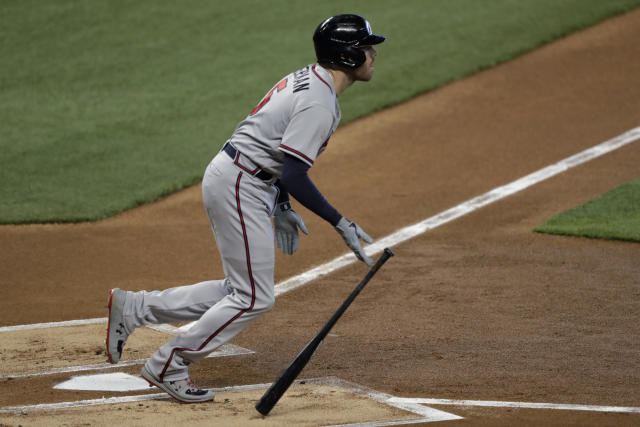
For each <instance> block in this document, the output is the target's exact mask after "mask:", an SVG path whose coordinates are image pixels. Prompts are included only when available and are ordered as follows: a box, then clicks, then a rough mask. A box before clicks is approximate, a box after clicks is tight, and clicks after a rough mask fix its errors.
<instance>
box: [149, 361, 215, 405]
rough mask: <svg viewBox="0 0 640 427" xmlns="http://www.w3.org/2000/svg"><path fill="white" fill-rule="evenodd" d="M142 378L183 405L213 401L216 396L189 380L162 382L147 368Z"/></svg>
mask: <svg viewBox="0 0 640 427" xmlns="http://www.w3.org/2000/svg"><path fill="white" fill-rule="evenodd" d="M141 375H142V378H144V379H145V380H147V382H148V383H149V384H150V385H154V386H156V387H158V388H159V389H161V390H164V391H165V392H167V393H168V394H169V396H171V397H173V398H174V399H176V400H177V401H178V402H181V403H201V402H208V401H210V400H213V398H214V396H215V394H214V393H213V391H211V390H203V389H200V388H198V387H196V386H195V384H193V383H192V382H191V380H190V379H189V378H185V379H183V380H177V381H160V380H159V379H158V378H156V377H155V375H153V374H152V373H151V372H149V371H148V370H147V367H146V366H145V367H143V368H142V372H141Z"/></svg>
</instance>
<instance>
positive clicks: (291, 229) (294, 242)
mask: <svg viewBox="0 0 640 427" xmlns="http://www.w3.org/2000/svg"><path fill="white" fill-rule="evenodd" d="M273 225H274V227H275V230H276V244H277V245H278V247H279V248H282V252H284V253H285V254H287V255H293V253H294V252H295V251H297V250H298V227H300V230H302V232H303V233H304V234H309V232H308V231H307V227H306V226H305V225H304V222H303V221H302V218H301V217H300V215H298V213H297V212H296V211H294V210H293V209H291V203H289V202H282V203H278V205H277V206H276V210H275V213H274V214H273Z"/></svg>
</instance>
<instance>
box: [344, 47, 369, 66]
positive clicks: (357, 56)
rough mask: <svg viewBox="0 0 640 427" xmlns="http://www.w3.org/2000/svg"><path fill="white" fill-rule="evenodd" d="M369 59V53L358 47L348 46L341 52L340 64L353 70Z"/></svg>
mask: <svg viewBox="0 0 640 427" xmlns="http://www.w3.org/2000/svg"><path fill="white" fill-rule="evenodd" d="M366 60H367V55H366V54H365V53H364V52H363V51H362V50H360V49H358V48H357V47H347V48H344V51H343V52H341V53H340V62H339V64H338V65H342V66H343V67H346V68H349V69H351V70H353V69H356V68H358V67H359V66H361V65H362V64H364V62H365V61H366Z"/></svg>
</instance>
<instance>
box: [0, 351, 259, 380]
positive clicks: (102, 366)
mask: <svg viewBox="0 0 640 427" xmlns="http://www.w3.org/2000/svg"><path fill="white" fill-rule="evenodd" d="M253 353H255V352H254V351H253V350H249V349H246V348H244V347H240V346H238V345H234V344H223V345H221V346H220V347H218V349H216V350H215V351H213V352H211V353H209V355H208V356H207V358H212V357H229V356H239V355H243V354H253ZM146 361H147V359H134V360H123V361H121V362H120V363H118V364H117V365H115V364H112V363H106V362H105V363H93V364H89V365H77V366H64V367H60V368H52V369H49V370H46V371H41V372H26V373H20V374H4V375H0V380H3V379H15V378H28V377H39V376H43V375H55V374H64V373H71V372H84V371H102V370H108V369H120V368H123V367H127V366H136V365H144V364H145V363H146Z"/></svg>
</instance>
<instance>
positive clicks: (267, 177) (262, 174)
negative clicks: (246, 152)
mask: <svg viewBox="0 0 640 427" xmlns="http://www.w3.org/2000/svg"><path fill="white" fill-rule="evenodd" d="M222 150H223V151H224V152H225V153H227V154H228V155H229V157H231V158H232V159H233V163H234V164H235V165H236V166H238V167H239V168H240V169H242V170H243V171H245V172H247V173H248V174H250V175H251V176H255V177H256V178H260V179H261V180H263V181H271V180H272V179H273V175H271V174H270V173H269V172H266V171H263V170H262V169H260V168H255V169H253V170H251V169H249V168H247V167H246V166H243V165H241V164H240V163H239V162H238V158H239V157H240V152H239V151H238V150H236V149H235V148H233V145H231V144H229V143H226V144H224V147H222Z"/></svg>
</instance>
